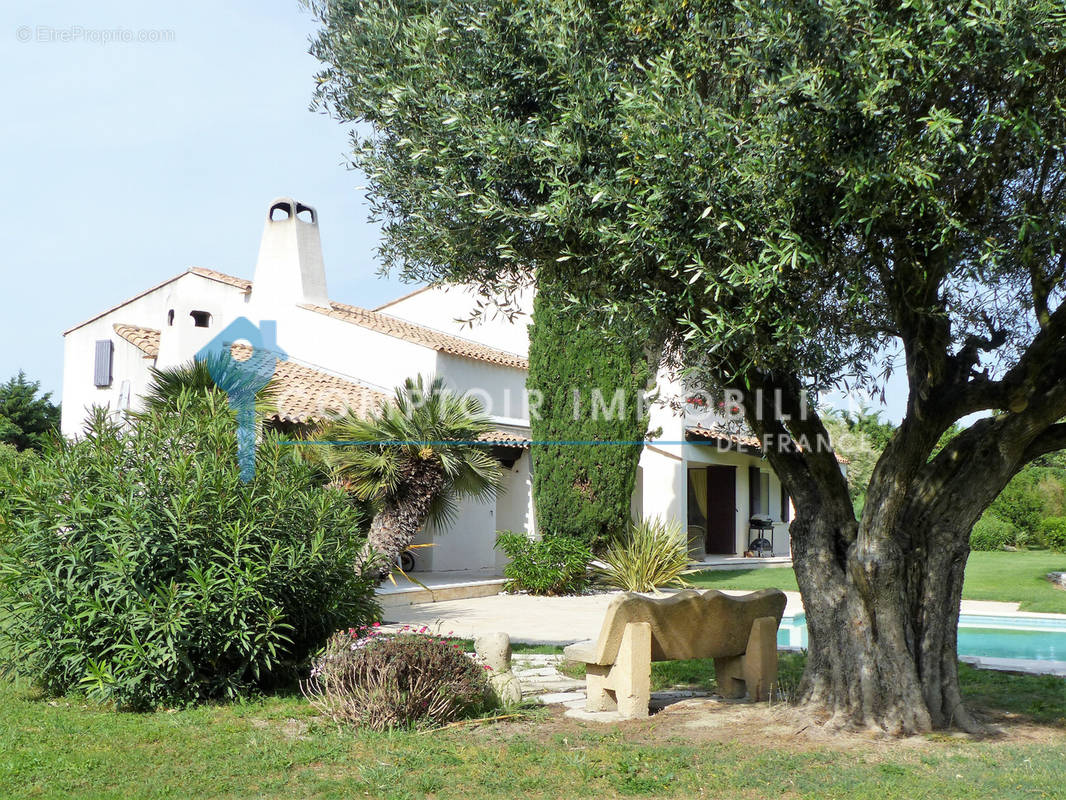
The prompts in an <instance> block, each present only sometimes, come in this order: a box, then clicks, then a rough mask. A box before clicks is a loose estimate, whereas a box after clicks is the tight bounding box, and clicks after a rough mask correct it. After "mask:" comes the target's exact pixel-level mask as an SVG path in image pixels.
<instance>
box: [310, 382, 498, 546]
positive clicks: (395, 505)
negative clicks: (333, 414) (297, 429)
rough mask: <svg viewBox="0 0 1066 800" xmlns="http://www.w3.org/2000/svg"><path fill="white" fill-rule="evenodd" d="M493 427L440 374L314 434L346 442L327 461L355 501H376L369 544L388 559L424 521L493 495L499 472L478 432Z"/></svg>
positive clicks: (436, 521) (473, 401) (437, 520)
mask: <svg viewBox="0 0 1066 800" xmlns="http://www.w3.org/2000/svg"><path fill="white" fill-rule="evenodd" d="M492 428H493V424H492V421H491V420H490V419H489V417H488V416H487V415H486V414H485V411H484V406H483V405H482V404H481V401H479V400H478V399H477V398H474V397H470V396H464V395H459V394H455V393H454V392H451V391H450V390H448V388H447V387H446V386H445V384H444V380H443V379H442V378H440V377H437V378H432V379H431V380H430V381H429V384H428V386H427V385H426V382H425V380H424V379H423V378H422V376H421V375H419V376H418V377H417V378H415V379H411V378H408V379H407V380H406V381H405V382H404V384H403V386H400V387H398V388H397V389H396V395H395V398H394V400H393V401H392V402H384V403H382V404H381V406H380V407H379V408H378V411H377V413H375V414H374V415H372V416H370V417H366V418H363V417H358V416H356V415H355V414H351V413H349V414H348V415H347V416H345V417H342V418H341V419H339V420H336V421H334V422H332V423H330V424H329V425H327V426H326V427H325V429H324V430H323V431H322V432H321V433H320V434H319V437H320V438H321V439H323V440H326V441H341V442H346V443H348V442H350V443H351V444H343V445H337V446H334V447H331V449H330V450H329V451H328V456H327V458H328V460H329V462H330V463H331V464H332V466H333V468H334V469H335V470H336V472H337V475H338V478H339V480H340V481H341V482H343V483H344V484H345V485H346V486H347V487H348V489H349V491H350V492H352V494H354V495H355V497H356V498H358V499H360V500H370V501H373V502H375V503H376V504H377V506H378V511H377V513H376V514H375V516H374V521H373V523H372V524H371V526H370V539H369V544H370V546H371V547H372V548H374V549H375V550H377V551H378V552H379V553H381V554H382V556H384V559H385V563H387V564H394V563H395V562H396V559H397V558H398V557H399V555H400V554H401V553H402V552H403V551H404V550H405V549H406V548H407V547H408V546H409V545H410V544H411V542H413V541H414V538H415V536H416V535H417V533H418V531H419V530H420V529H421V528H422V527H423V526H424V525H426V524H427V523H428V524H429V525H431V526H432V527H434V528H437V529H439V528H440V527H442V526H443V525H445V524H446V523H448V522H449V521H450V520H452V519H453V518H454V516H455V514H456V512H457V510H458V502H459V501H460V500H462V499H464V498H479V499H489V498H492V497H495V496H496V492H497V491H498V490H499V488H500V484H501V481H502V477H503V473H502V470H501V469H500V464H499V462H498V461H497V460H496V459H495V458H493V457H492V455H491V454H490V453H489V452H488V450H487V448H486V447H485V446H484V445H481V444H478V443H477V442H478V440H479V437H481V436H482V435H483V434H485V433H488V432H489V431H491V430H492Z"/></svg>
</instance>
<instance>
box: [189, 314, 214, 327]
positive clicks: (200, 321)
mask: <svg viewBox="0 0 1066 800" xmlns="http://www.w3.org/2000/svg"><path fill="white" fill-rule="evenodd" d="M189 316H190V317H192V324H193V325H195V326H196V327H197V328H207V327H210V325H211V315H210V314H208V313H207V312H206V311H191V312H189Z"/></svg>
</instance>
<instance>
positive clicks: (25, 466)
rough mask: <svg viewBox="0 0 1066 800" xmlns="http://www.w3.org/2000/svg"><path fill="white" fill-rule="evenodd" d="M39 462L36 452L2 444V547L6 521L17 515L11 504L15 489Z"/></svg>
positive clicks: (0, 467) (0, 499) (0, 542)
mask: <svg viewBox="0 0 1066 800" xmlns="http://www.w3.org/2000/svg"><path fill="white" fill-rule="evenodd" d="M38 460H39V459H38V456H37V451H35V450H22V451H19V450H17V449H15V447H14V446H13V445H10V444H5V443H4V442H0V547H2V546H3V544H4V541H5V536H6V531H7V528H6V526H5V524H4V520H6V519H7V518H8V517H9V516H10V515H12V514H14V513H15V509H14V507H13V505H12V503H11V500H12V497H13V495H14V489H15V487H16V486H17V485H18V484H19V483H21V481H22V476H23V475H25V474H26V473H27V472H28V471H29V470H31V469H33V466H34V464H36V463H37V462H38Z"/></svg>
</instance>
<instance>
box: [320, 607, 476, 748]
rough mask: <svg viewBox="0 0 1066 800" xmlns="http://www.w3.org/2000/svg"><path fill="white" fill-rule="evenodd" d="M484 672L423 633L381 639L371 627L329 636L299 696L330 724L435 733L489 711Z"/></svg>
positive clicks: (443, 642) (449, 646)
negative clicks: (425, 728)
mask: <svg viewBox="0 0 1066 800" xmlns="http://www.w3.org/2000/svg"><path fill="white" fill-rule="evenodd" d="M487 669H488V668H487V667H484V666H479V665H478V664H475V663H474V662H473V661H472V660H471V659H470V658H468V657H467V656H466V654H465V653H464V652H463V651H462V648H461V647H460V646H459V645H458V644H453V643H452V642H449V641H448V640H447V639H444V638H440V637H438V636H434V635H431V634H429V631H428V629H427V628H425V627H423V628H421V629H419V630H413V629H411V628H408V627H405V628H404V629H403V630H402V631H401V632H400V633H397V634H384V633H381V632H380V631H379V629H378V626H377V623H375V624H374V625H373V626H365V627H361V628H350V629H349V630H346V631H339V632H338V633H336V634H334V635H333V637H332V638H331V639H330V640H329V642H328V643H327V645H326V647H325V650H324V651H323V652H322V654H321V655H320V656H319V657H318V658H317V659H316V660H315V662H314V665H313V667H312V670H311V677H310V679H308V681H307V682H306V683H305V684H304V686H303V689H304V694H305V695H306V696H307V698H308V699H309V700H310V701H311V702H312V703H313V704H314V705H315V706H316V707H317V708H318V709H320V710H321V711H323V712H324V713H326V714H328V715H329V716H330V717H332V718H333V719H334V720H336V721H337V722H346V723H351V724H354V725H359V726H363V727H367V728H371V729H373V730H377V731H381V730H387V729H389V728H405V727H411V726H415V725H441V724H444V723H447V722H451V721H452V720H455V719H458V718H460V717H463V716H468V715H472V714H476V713H479V712H481V711H483V710H485V709H487V708H488V707H490V706H491V705H492V704H493V701H492V691H491V689H490V687H489V682H488V679H487V677H486V670H487Z"/></svg>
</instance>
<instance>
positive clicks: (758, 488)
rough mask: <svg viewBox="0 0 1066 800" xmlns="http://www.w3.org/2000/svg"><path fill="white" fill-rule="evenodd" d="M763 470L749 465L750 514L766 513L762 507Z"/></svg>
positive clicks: (750, 515)
mask: <svg viewBox="0 0 1066 800" xmlns="http://www.w3.org/2000/svg"><path fill="white" fill-rule="evenodd" d="M761 473H762V471H761V470H760V469H759V468H758V467H748V516H749V517H754V516H755V515H756V514H762V513H765V512H764V511H763V507H762V474H761Z"/></svg>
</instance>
